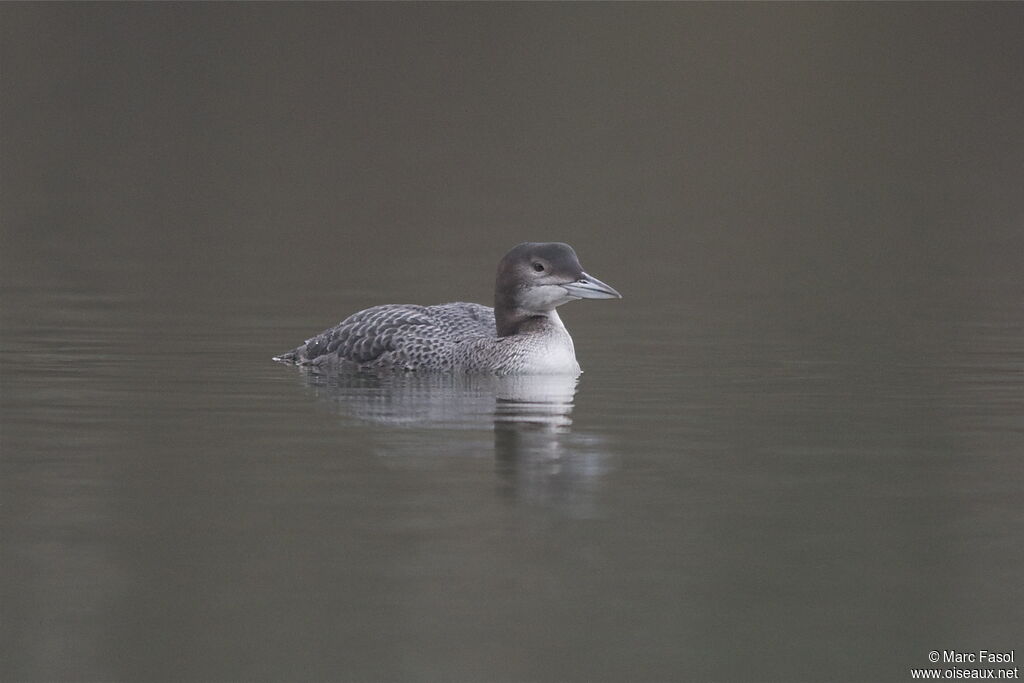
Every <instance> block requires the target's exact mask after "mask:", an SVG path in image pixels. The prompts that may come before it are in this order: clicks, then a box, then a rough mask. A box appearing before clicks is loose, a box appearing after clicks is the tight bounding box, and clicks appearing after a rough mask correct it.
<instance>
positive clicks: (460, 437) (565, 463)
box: [299, 367, 608, 516]
mask: <svg viewBox="0 0 1024 683" xmlns="http://www.w3.org/2000/svg"><path fill="white" fill-rule="evenodd" d="M299 370H300V372H301V373H302V377H303V380H304V382H305V384H306V385H307V386H308V387H309V388H310V389H312V390H313V392H314V394H315V395H316V397H317V398H318V399H319V400H321V401H324V402H326V403H327V404H328V405H329V406H330V407H331V409H332V410H335V411H337V412H338V413H339V414H341V415H345V416H347V417H350V418H354V419H356V420H358V421H359V422H362V423H367V424H375V425H380V426H384V427H390V428H400V429H398V430H395V429H389V430H388V431H387V438H385V439H383V443H381V445H380V447H379V448H378V452H379V453H380V454H381V455H386V456H392V457H394V456H399V457H415V458H422V457H430V456H431V455H443V456H464V457H480V456H489V457H493V458H494V462H495V468H496V473H497V475H498V488H499V491H500V492H501V494H502V495H504V496H506V497H508V498H509V499H511V500H524V501H527V502H531V503H540V504H545V505H554V506H557V507H561V508H564V509H565V510H566V511H567V512H569V513H570V514H572V515H573V516H593V515H594V514H595V506H594V494H595V493H596V490H597V486H598V484H599V482H600V479H601V476H602V475H603V474H604V473H605V472H606V471H607V469H608V454H607V452H606V450H605V448H604V447H603V440H602V438H601V437H600V436H598V435H596V434H583V433H578V432H574V431H573V430H572V411H573V400H574V397H575V394H576V388H577V383H578V381H579V380H578V378H577V377H573V376H571V375H516V376H502V377H498V376H491V375H458V374H455V375H453V374H390V373H389V374H380V375H376V374H366V373H351V372H325V371H324V370H322V369H317V368H312V367H300V368H299ZM424 430H425V431H424ZM485 432H493V440H492V439H490V438H487V437H484V436H483V434H484V433H485ZM406 434H408V436H406ZM432 437H436V438H432Z"/></svg>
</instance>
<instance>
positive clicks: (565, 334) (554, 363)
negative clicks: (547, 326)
mask: <svg viewBox="0 0 1024 683" xmlns="http://www.w3.org/2000/svg"><path fill="white" fill-rule="evenodd" d="M548 318H549V319H550V320H551V322H553V323H554V324H555V331H554V333H547V334H545V339H544V341H543V343H541V344H538V345H537V346H536V347H534V348H533V349H531V353H530V355H529V357H527V358H526V359H525V362H524V363H523V372H525V373H529V374H538V375H541V374H543V375H563V374H572V375H578V374H579V373H580V365H579V363H577V362H576V349H575V347H573V344H572V337H570V336H569V331H568V330H566V329H565V325H563V324H562V320H561V318H559V317H558V313H556V312H555V311H551V313H550V314H549V315H548Z"/></svg>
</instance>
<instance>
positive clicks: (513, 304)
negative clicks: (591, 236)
mask: <svg viewBox="0 0 1024 683" xmlns="http://www.w3.org/2000/svg"><path fill="white" fill-rule="evenodd" d="M621 298H622V295H621V294H619V293H618V292H617V291H615V289H614V288H612V287H611V286H609V285H606V284H605V283H603V282H601V281H600V280H598V279H597V278H596V277H594V276H592V275H588V274H587V273H586V272H584V270H583V266H581V265H580V260H579V259H578V258H577V257H576V252H575V251H573V249H572V247H570V246H569V245H568V244H563V243H561V242H524V243H522V244H520V245H519V246H517V247H514V248H513V249H512V250H511V251H510V252H508V253H507V254H505V257H504V258H502V259H501V262H500V263H499V264H498V278H497V281H496V283H495V287H494V316H495V320H496V321H497V327H498V336H499V337H505V336H507V335H510V334H515V333H516V332H517V331H519V330H520V328H521V326H522V325H523V324H524V323H525V322H527V321H529V320H530V319H532V318H538V317H547V316H548V314H550V313H551V311H553V310H555V307H556V306H561V305H562V304H564V303H567V302H569V301H574V300H576V299H621Z"/></svg>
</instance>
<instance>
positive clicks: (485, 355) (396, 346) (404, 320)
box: [274, 242, 622, 375]
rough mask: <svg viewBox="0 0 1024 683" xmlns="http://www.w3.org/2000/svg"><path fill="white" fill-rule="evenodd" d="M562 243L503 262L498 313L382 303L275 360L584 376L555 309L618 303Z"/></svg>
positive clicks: (518, 251)
mask: <svg viewBox="0 0 1024 683" xmlns="http://www.w3.org/2000/svg"><path fill="white" fill-rule="evenodd" d="M621 298H622V295H621V294H619V293H618V292H617V291H615V289H613V288H612V287H610V286H609V285H606V284H605V283H603V282H601V281H600V280H598V279H597V278H595V277H593V276H591V275H588V274H587V273H586V272H584V270H583V266H581V265H580V262H579V259H578V258H577V257H576V252H575V251H573V249H572V247H570V246H569V245H568V244H563V243H561V242H524V243H523V244H520V245H518V246H516V247H514V248H513V249H512V250H511V251H509V252H508V253H507V254H505V256H504V258H502V259H501V262H500V263H499V264H498V276H497V279H496V282H495V287H494V308H489V307H487V306H482V305H480V304H473V303H464V302H457V303H450V304H440V305H437V306H417V305H413V304H385V305H383V306H374V307H373V308H367V309H366V310H363V311H359V312H358V313H355V314H353V315H351V316H349V317H348V318H345V319H344V320H342V321H341V322H340V323H338V325H336V326H335V327H332V328H330V329H327V330H324V331H323V332H321V333H320V334H318V335H316V336H315V337H311V338H310V339H307V340H306V342H305V343H304V344H302V345H301V346H299V347H298V348H295V349H292V350H291V351H288V352H287V353H283V354H281V355H280V356H275V357H274V360H276V361H279V362H284V363H294V364H298V365H314V366H328V367H337V368H344V369H353V370H369V371H414V372H415V371H427V372H462V373H475V374H493V375H531V374H533V375H536V374H572V375H579V374H580V372H581V371H580V366H579V364H578V363H577V362H576V351H575V348H574V347H573V343H572V337H570V336H569V332H568V330H566V329H565V325H563V324H562V320H561V319H560V318H559V317H558V313H557V311H555V307H557V306H560V305H562V304H564V303H567V302H569V301H573V300H575V299H621Z"/></svg>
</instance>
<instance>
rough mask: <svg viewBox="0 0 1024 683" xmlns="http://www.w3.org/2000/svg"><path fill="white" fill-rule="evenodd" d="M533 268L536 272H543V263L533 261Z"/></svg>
mask: <svg viewBox="0 0 1024 683" xmlns="http://www.w3.org/2000/svg"><path fill="white" fill-rule="evenodd" d="M533 269H534V270H535V271H537V272H538V273H543V272H544V264H543V263H534V264H533Z"/></svg>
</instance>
